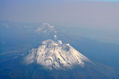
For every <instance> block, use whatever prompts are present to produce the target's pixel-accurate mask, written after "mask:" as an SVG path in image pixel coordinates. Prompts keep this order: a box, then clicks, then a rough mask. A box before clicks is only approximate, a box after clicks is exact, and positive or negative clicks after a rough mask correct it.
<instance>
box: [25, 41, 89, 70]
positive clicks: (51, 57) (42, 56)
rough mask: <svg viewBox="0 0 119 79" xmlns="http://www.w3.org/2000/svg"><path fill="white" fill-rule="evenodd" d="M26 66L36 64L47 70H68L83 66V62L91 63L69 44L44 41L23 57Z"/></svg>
mask: <svg viewBox="0 0 119 79" xmlns="http://www.w3.org/2000/svg"><path fill="white" fill-rule="evenodd" d="M25 61H26V63H27V64H31V63H36V64H40V65H43V66H45V67H47V68H49V69H52V68H55V69H62V68H64V67H66V68H69V67H72V66H74V65H80V66H82V67H83V66H84V65H85V62H90V63H91V61H90V60H89V59H88V58H86V57H85V56H83V55H82V54H81V53H80V52H78V51H77V50H75V49H74V48H73V47H72V46H71V45H70V44H63V43H62V41H61V40H58V41H56V42H55V41H53V40H50V39H49V40H46V41H43V42H42V45H41V46H40V47H38V48H37V49H32V51H31V53H29V55H28V56H26V57H25Z"/></svg>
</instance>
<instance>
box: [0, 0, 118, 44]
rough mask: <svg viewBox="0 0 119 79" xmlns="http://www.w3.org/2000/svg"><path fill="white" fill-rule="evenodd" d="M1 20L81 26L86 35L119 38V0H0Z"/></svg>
mask: <svg viewBox="0 0 119 79" xmlns="http://www.w3.org/2000/svg"><path fill="white" fill-rule="evenodd" d="M0 20H5V21H15V22H47V23H51V24H54V25H58V26H60V25H61V26H71V27H81V28H83V29H88V32H87V31H86V32H85V31H83V32H82V33H83V34H84V36H87V37H91V38H95V39H100V38H101V40H107V41H111V42H116V43H117V42H119V36H118V34H119V32H118V30H119V0H0ZM89 32H90V33H89ZM102 38H103V39H102Z"/></svg>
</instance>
